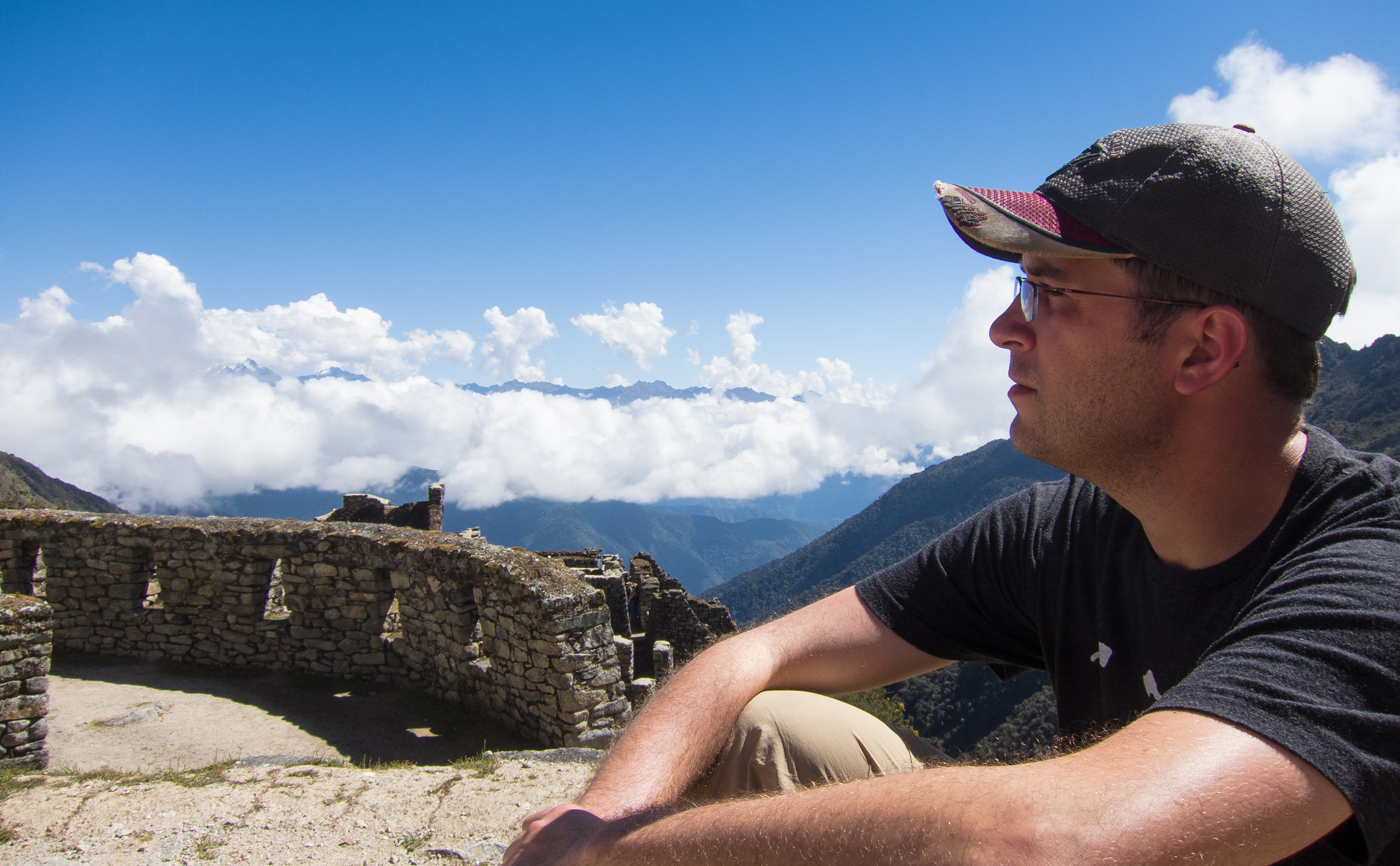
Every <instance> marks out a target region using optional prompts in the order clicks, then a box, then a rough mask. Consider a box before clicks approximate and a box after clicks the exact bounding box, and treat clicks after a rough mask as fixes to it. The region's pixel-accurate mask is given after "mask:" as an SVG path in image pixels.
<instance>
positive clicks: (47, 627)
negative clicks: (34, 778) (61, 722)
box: [0, 542, 53, 770]
mask: <svg viewBox="0 0 1400 866" xmlns="http://www.w3.org/2000/svg"><path fill="white" fill-rule="evenodd" d="M0 544H3V542H0ZM0 555H3V547H0ZM51 623H52V614H51V612H50V610H49V606H48V605H47V604H44V602H43V601H41V600H40V599H37V598H35V597H33V596H30V595H3V596H0V770H4V769H20V768H23V769H31V770H42V769H44V768H45V767H47V766H48V765H49V753H48V749H47V748H46V742H47V740H46V738H47V737H48V733H49V724H48V721H47V719H46V717H47V716H48V714H49V698H48V694H47V692H48V688H49V678H48V673H49V654H50V647H51V644H52V642H53V632H52V630H51Z"/></svg>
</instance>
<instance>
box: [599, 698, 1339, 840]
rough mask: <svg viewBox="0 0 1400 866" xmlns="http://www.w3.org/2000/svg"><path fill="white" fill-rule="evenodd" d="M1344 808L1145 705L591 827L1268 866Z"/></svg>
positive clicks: (662, 836)
mask: <svg viewBox="0 0 1400 866" xmlns="http://www.w3.org/2000/svg"><path fill="white" fill-rule="evenodd" d="M1349 814H1350V809H1349V807H1348V806H1347V803H1346V801H1345V800H1344V799H1343V798H1342V797H1341V795H1340V793H1339V792H1338V791H1337V789H1336V788H1335V787H1333V786H1332V785H1331V783H1330V782H1328V781H1327V780H1326V779H1324V778H1323V777H1322V776H1321V775H1320V774H1319V773H1318V772H1317V771H1316V770H1315V769H1313V768H1312V767H1310V766H1308V765H1307V764H1305V763H1304V762H1302V761H1300V760H1299V759H1297V758H1296V757H1295V756H1293V755H1291V754H1289V753H1288V752H1286V751H1285V750H1283V749H1280V748H1279V747H1277V746H1275V745H1273V744H1272V743H1269V742H1268V741H1266V740H1263V739H1261V738H1259V737H1257V736H1256V735H1253V734H1251V733H1249V732H1247V731H1243V730H1241V729H1238V728H1236V727H1234V726H1232V725H1229V724H1228V723H1225V722H1222V721H1219V720H1216V719H1212V718H1210V717H1207V716H1198V715H1196V714H1192V713H1180V712H1164V713H1154V714H1152V715H1150V716H1148V717H1146V718H1144V719H1142V720H1140V721H1138V722H1136V723H1135V724H1134V725H1132V726H1130V727H1129V728H1127V729H1125V730H1124V731H1122V732H1120V733H1119V734H1117V735H1115V736H1114V737H1111V738H1109V739H1108V740H1106V741H1104V742H1103V743H1100V744H1099V745H1097V746H1095V747H1093V748H1091V749H1088V750H1085V751H1084V752H1080V753H1077V754H1074V755H1066V756H1064V757H1061V758H1056V759H1053V760H1050V761H1043V762H1039V763H1033V764H1022V765H1018V766H1013V767H947V768H936V769H928V770H922V771H918V772H913V773H906V774H903V775H900V776H889V777H884V778H878V779H870V780H866V781H862V782H852V783H849V784H845V785H831V786H828V787H825V788H816V789H812V790H808V791H803V792H800V793H796V794H789V795H784V796H780V797H768V798H763V799H757V800H749V801H740V802H730V803H721V804H716V805H713V806H704V807H701V808H697V809H691V810H689V811H685V812H680V813H677V814H672V815H669V816H666V817H660V818H657V819H655V820H647V819H646V818H645V817H644V816H638V817H637V819H635V820H634V821H631V822H629V821H628V820H626V819H624V820H622V821H619V822H615V823H614V824H613V825H611V826H609V827H606V828H602V829H600V831H599V832H598V834H597V835H596V836H595V837H594V842H595V843H596V844H595V845H594V846H593V850H592V851H591V854H592V855H593V856H592V860H585V861H584V862H596V863H608V864H609V866H613V864H616V866H625V864H632V863H636V864H659V863H685V864H693V866H707V864H736V863H745V864H756V866H762V864H769V863H771V864H778V866H799V864H805V863H867V864H876V863H879V864H885V863H891V864H914V863H918V864H981V863H1023V864H1058V863H1066V864H1070V863H1073V864H1086V863H1134V864H1155V863H1175V862H1203V861H1204V862H1211V863H1217V864H1221V866H1229V864H1241V866H1243V864H1249V866H1256V864H1260V866H1262V864H1269V863H1273V862H1276V861H1278V860H1280V859H1283V858H1284V857H1286V856H1288V855H1289V854H1292V853H1294V852H1296V851H1298V850H1300V849H1301V848H1303V847H1305V846H1306V845H1308V844H1309V843H1311V842H1313V841H1314V840H1316V839H1318V838H1321V837H1322V836H1323V835H1325V834H1326V833H1327V832H1328V831H1329V830H1331V829H1333V828H1334V827H1336V826H1337V824H1338V823H1340V822H1341V821H1342V820H1344V819H1345V818H1346V817H1347V816H1348V815H1349Z"/></svg>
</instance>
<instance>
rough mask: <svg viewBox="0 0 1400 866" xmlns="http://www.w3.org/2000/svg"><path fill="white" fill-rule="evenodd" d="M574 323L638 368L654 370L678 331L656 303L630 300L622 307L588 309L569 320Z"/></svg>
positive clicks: (608, 306)
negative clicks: (669, 324) (598, 310)
mask: <svg viewBox="0 0 1400 866" xmlns="http://www.w3.org/2000/svg"><path fill="white" fill-rule="evenodd" d="M569 321H570V322H571V323H572V324H573V325H574V327H576V328H578V329H579V330H580V331H583V332H584V333H585V334H587V335H588V336H590V337H597V338H598V339H600V340H602V341H603V345H604V346H607V347H608V348H609V349H612V350H613V351H614V352H616V353H617V354H618V355H620V356H621V357H623V358H626V359H627V360H629V361H631V362H632V363H634V364H636V365H637V369H638V370H650V369H651V362H652V361H653V360H654V359H656V358H660V357H661V356H663V355H665V354H666V342H667V341H668V340H670V339H671V338H672V337H674V336H675V335H676V332H675V331H674V330H672V329H671V328H668V327H666V325H665V324H664V321H665V316H663V315H662V314H661V308H660V307H658V306H657V305H656V304H653V303H649V302H643V303H640V304H634V303H631V302H628V303H626V304H623V305H622V309H620V310H619V309H618V308H617V307H615V306H613V305H612V304H608V305H606V306H604V307H603V312H602V313H601V314H600V313H588V314H586V315H582V316H577V317H575V318H572V319H570V320H569Z"/></svg>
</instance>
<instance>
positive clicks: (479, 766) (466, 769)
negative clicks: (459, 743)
mask: <svg viewBox="0 0 1400 866" xmlns="http://www.w3.org/2000/svg"><path fill="white" fill-rule="evenodd" d="M451 766H452V769H454V770H460V771H461V772H463V773H471V774H472V775H473V776H475V777H476V778H478V779H484V778H486V777H487V776H490V775H491V774H493V773H495V772H496V770H498V769H500V766H501V762H500V761H499V760H497V759H496V756H495V755H470V756H468V757H465V758H458V759H457V760H455V761H453V762H452V764H451Z"/></svg>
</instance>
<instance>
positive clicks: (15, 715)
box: [0, 695, 49, 722]
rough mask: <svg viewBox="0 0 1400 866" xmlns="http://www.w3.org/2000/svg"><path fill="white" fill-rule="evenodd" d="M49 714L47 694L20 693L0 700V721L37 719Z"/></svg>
mask: <svg viewBox="0 0 1400 866" xmlns="http://www.w3.org/2000/svg"><path fill="white" fill-rule="evenodd" d="M48 714H49V696H48V695H21V696H19V697H16V698H7V699H5V700H3V701H0V722H8V721H10V720H11V719H37V718H40V717H42V716H46V715H48Z"/></svg>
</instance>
